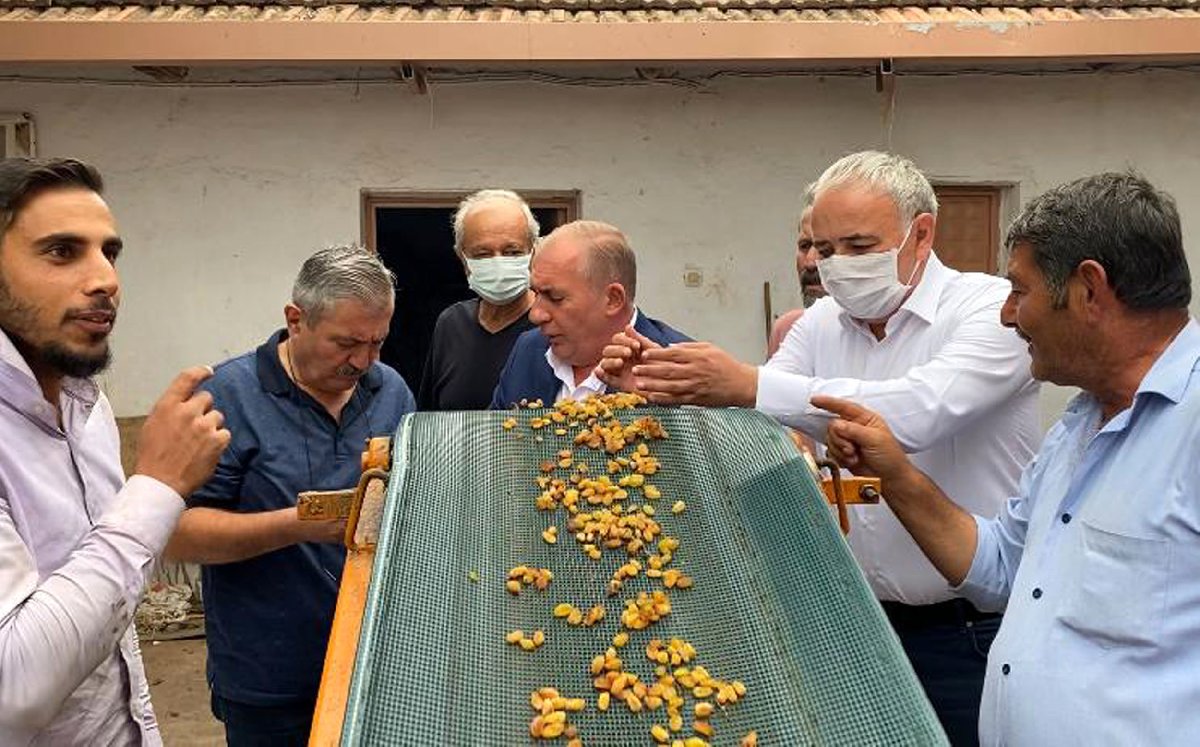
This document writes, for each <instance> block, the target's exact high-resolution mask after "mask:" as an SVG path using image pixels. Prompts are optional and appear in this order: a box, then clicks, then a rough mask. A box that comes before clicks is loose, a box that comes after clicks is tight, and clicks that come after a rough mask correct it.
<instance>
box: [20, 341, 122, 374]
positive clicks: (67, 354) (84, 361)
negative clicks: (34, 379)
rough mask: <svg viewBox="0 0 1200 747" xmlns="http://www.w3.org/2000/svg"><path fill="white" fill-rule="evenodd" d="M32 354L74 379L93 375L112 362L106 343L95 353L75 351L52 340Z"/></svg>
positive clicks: (110, 352)
mask: <svg viewBox="0 0 1200 747" xmlns="http://www.w3.org/2000/svg"><path fill="white" fill-rule="evenodd" d="M34 354H35V355H37V356H38V358H39V359H40V360H41V361H42V363H44V364H45V365H46V366H48V367H49V368H51V369H53V370H55V371H57V372H59V373H60V374H62V375H63V376H69V377H71V378H76V379H86V378H88V377H90V376H95V375H96V374H98V373H100V372H101V371H103V370H104V369H106V368H108V364H109V363H111V362H112V349H111V348H109V346H108V343H104V348H103V349H101V350H99V351H97V352H95V353H77V352H75V351H73V350H68V349H67V348H65V347H63V346H62V345H59V344H58V343H53V342H52V343H49V344H47V345H44V346H42V347H41V348H38V349H36V350H35V352H34Z"/></svg>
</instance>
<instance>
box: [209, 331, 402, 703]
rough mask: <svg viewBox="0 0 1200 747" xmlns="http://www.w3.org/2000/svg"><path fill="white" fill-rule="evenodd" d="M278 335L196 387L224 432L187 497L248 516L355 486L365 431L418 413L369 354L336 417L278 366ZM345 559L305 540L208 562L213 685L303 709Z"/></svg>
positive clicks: (396, 380) (232, 696)
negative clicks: (207, 396)
mask: <svg viewBox="0 0 1200 747" xmlns="http://www.w3.org/2000/svg"><path fill="white" fill-rule="evenodd" d="M286 336H287V335H286V331H285V330H279V331H277V332H276V333H275V334H273V335H271V336H270V337H269V338H268V339H267V341H266V342H264V343H263V344H262V345H260V346H258V348H256V349H255V350H251V351H250V352H248V353H244V354H243V355H240V356H238V357H236V358H233V359H231V360H228V361H225V362H224V363H221V364H219V365H218V366H216V371H215V373H214V374H213V376H212V378H210V379H208V380H207V381H205V382H204V383H203V384H202V385H201V388H202V389H203V390H204V391H207V392H209V393H211V394H212V397H213V405H214V406H215V407H216V408H217V409H218V410H220V411H221V413H222V414H223V415H224V416H225V427H226V428H227V429H228V430H229V433H230V435H231V436H232V439H231V440H230V443H229V447H228V448H227V449H226V450H225V452H224V453H223V454H221V460H220V462H219V463H218V464H217V469H216V471H215V472H214V473H213V476H212V478H211V479H210V480H209V481H208V482H207V483H205V484H204V485H203V486H202V487H201V488H199V489H198V490H197V491H196V492H195V493H193V494H192V495H191V496H190V497H189V498H188V505H190V506H206V507H210V508H217V509H222V510H226V511H237V512H241V513H254V512H260V511H273V510H278V509H287V508H294V507H295V505H296V496H297V494H298V493H300V492H301V491H305V490H345V489H347V488H353V487H354V486H355V485H356V484H357V483H358V478H359V476H360V475H361V474H362V451H363V445H364V444H366V443H367V439H369V438H373V437H376V436H391V435H392V434H394V433H395V432H396V427H397V425H399V423H400V419H401V418H402V417H403V416H404V414H405V413H409V412H412V411H413V410H415V409H416V403H415V402H414V401H413V396H412V392H410V391H409V389H408V386H407V385H406V384H405V383H404V379H402V378H401V377H400V374H398V373H396V372H395V371H394V370H393V369H392V368H391V367H389V366H387V365H385V364H383V363H380V362H376V363H373V364H372V365H371V366H370V367H369V368H368V369H367V371H366V373H365V374H363V376H362V377H361V378H360V379H359V381H358V383H357V384H356V385H355V388H354V391H353V393H352V395H351V396H350V399H349V400H348V401H347V402H346V405H345V407H344V408H343V409H342V411H341V417H340V418H339V419H337V420H335V419H334V418H333V417H332V416H331V415H330V414H329V412H328V411H327V410H326V409H325V407H324V405H322V404H320V403H319V402H317V401H316V400H315V399H313V398H312V397H311V396H310V395H309V394H308V393H307V392H304V391H303V390H301V389H300V388H299V387H298V386H296V384H294V383H293V382H292V380H291V379H290V378H289V377H288V375H287V373H286V372H285V371H284V368H283V365H282V363H281V362H280V360H279V345H280V343H281V342H282V341H283V340H284V339H286ZM345 562H346V548H345V546H344V545H343V544H342V543H340V542H301V543H298V544H292V545H288V546H287V547H281V548H279V549H277V550H273V551H271V552H268V553H264V554H262V555H258V556H256V557H253V558H246V559H244V560H240V561H237V562H233V563H220V564H217V565H205V566H204V567H203V569H202V573H203V576H202V583H203V588H204V615H205V633H206V635H207V638H208V680H209V685H210V686H211V687H212V691H213V692H214V693H215V694H216V695H218V696H220V697H222V698H225V699H226V700H231V701H234V702H235V703H238V704H243V705H251V706H267V707H274V706H297V705H311V703H312V702H313V701H315V700H316V697H317V690H318V688H319V687H320V684H321V667H322V665H323V664H324V662H325V649H326V647H327V646H328V644H329V631H330V627H331V625H332V623H333V612H334V607H335V605H336V604H337V595H338V586H339V584H340V583H341V576H342V567H343V566H344V565H345Z"/></svg>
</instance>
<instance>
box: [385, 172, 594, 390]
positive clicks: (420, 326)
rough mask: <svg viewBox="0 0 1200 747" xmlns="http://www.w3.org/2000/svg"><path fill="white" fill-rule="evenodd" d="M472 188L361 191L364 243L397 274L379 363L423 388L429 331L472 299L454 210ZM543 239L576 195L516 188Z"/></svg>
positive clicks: (575, 211) (575, 204) (572, 210)
mask: <svg viewBox="0 0 1200 747" xmlns="http://www.w3.org/2000/svg"><path fill="white" fill-rule="evenodd" d="M475 191H476V190H461V191H449V192H406V191H405V192H397V191H385V190H363V192H362V206H363V215H362V221H363V223H362V232H363V243H364V244H365V245H366V247H367V248H368V249H370V250H371V251H373V252H375V253H377V254H378V255H379V257H380V259H382V260H383V263H384V264H385V265H387V267H388V269H390V270H391V271H392V272H393V273H395V275H396V311H395V313H394V314H393V315H392V324H391V330H390V332H389V334H388V338H387V341H386V342H384V344H383V351H382V352H381V353H380V359H381V360H382V361H383V362H384V363H386V364H388V365H389V366H391V367H392V368H394V369H396V370H397V371H399V372H400V375H401V376H403V377H404V381H405V382H406V383H407V384H408V387H409V389H412V391H413V394H414V395H415V394H416V393H417V391H419V389H420V387H421V373H422V370H423V368H424V365H425V356H426V355H428V353H429V347H430V342H431V340H432V338H433V326H434V324H435V323H436V322H437V318H438V315H439V314H441V313H442V311H443V310H444V309H445V308H446V307H448V306H451V305H453V304H455V303H458V302H459V301H462V300H464V299H467V298H470V297H471V296H472V295H473V294H472V293H471V290H470V289H469V288H468V287H467V276H466V272H465V271H464V270H463V266H462V263H461V262H460V261H459V259H458V257H457V255H455V253H454V227H453V223H452V221H453V219H454V212H455V210H457V209H458V203H459V202H461V201H462V199H463V198H464V197H466V196H467V195H469V194H471V193H473V192H475ZM520 194H521V196H522V197H524V198H525V201H526V202H528V203H529V207H530V209H532V210H533V214H534V217H536V218H537V221H538V223H539V224H540V225H541V229H542V235H543V236H545V235H546V234H548V233H549V232H550V231H552V230H554V229H555V228H557V227H558V226H560V225H562V224H564V223H568V222H570V221H573V220H576V219H578V218H579V215H580V193H579V191H578V190H558V191H554V190H540V191H539V190H534V191H522V192H520Z"/></svg>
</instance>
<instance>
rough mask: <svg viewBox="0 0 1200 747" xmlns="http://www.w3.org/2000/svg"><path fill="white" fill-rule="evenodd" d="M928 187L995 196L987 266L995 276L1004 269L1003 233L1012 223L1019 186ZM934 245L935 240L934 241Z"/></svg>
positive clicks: (945, 184)
mask: <svg viewBox="0 0 1200 747" xmlns="http://www.w3.org/2000/svg"><path fill="white" fill-rule="evenodd" d="M930 186H932V187H933V191H934V192H935V193H936V192H937V191H938V190H939V189H942V190H953V191H954V192H955V193H957V194H960V195H971V194H973V193H974V194H979V193H987V194H989V195H992V194H995V195H996V196H997V197H998V198H999V199H998V200H997V202H996V204H995V205H994V206H993V208H992V217H991V223H992V226H991V228H992V230H993V231H995V232H996V235H995V241H994V242H992V246H991V247H990V254H989V256H988V264H989V266H990V267H991V268H992V269H991V270H990V271H989V272H990V274H997V273H999V272H1001V270H1003V268H1004V262H1003V260H1004V231H1005V229H1006V228H1007V226H1008V224H1009V223H1011V222H1012V218H1013V213H1014V203H1015V201H1016V200H1017V197H1018V189H1019V185H1018V184H1017V183H1016V182H988V181H981V182H965V181H949V180H947V181H941V180H937V179H933V180H930ZM934 241H935V243H936V241H937V239H936V238H935V239H934Z"/></svg>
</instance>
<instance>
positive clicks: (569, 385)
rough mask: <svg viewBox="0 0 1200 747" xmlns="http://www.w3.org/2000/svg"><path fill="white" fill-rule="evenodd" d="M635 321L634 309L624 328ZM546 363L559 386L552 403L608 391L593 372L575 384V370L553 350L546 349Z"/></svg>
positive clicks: (636, 316) (636, 315)
mask: <svg viewBox="0 0 1200 747" xmlns="http://www.w3.org/2000/svg"><path fill="white" fill-rule="evenodd" d="M637 320H638V311H637V308H634V310H633V316H631V317H629V321H628V322H626V323H625V326H627V327H632V326H633V325H635V324H637ZM546 362H547V363H549V364H550V368H551V370H553V371H554V378H556V379H558V381H559V383H560V384H561V386H560V387H559V388H558V397H556V398H555V399H554V402H562V401H563V400H564V399H570V400H575V401H576V402H579V401H581V400H585V399H587V398H588V397H590V396H592V395H593V394H604V393H605V392H607V391H608V387H607V386H605V384H604V382H603V381H601V380H600V378H599V377H598V376H596V372H595V371H592V372H591V373H589V374H588V376H587V378H586V379H584V380H583V381H581V382H579V383H578V384H576V383H575V368H574V367H573V366H572V365H571V364H570V363H567V362H566V361H564V360H562V359H561V358H559V357H558V356H557V355H555V354H554V348H546ZM554 402H545V403H543V404H545V405H546V406H547V407H549V406H551V405H553V404H554Z"/></svg>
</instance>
